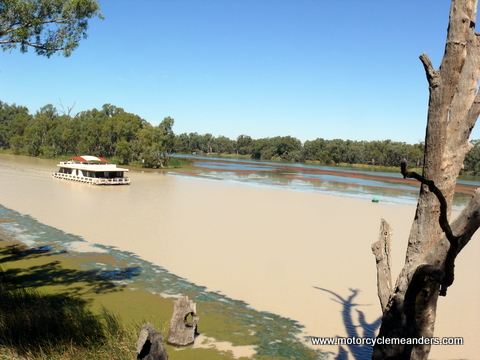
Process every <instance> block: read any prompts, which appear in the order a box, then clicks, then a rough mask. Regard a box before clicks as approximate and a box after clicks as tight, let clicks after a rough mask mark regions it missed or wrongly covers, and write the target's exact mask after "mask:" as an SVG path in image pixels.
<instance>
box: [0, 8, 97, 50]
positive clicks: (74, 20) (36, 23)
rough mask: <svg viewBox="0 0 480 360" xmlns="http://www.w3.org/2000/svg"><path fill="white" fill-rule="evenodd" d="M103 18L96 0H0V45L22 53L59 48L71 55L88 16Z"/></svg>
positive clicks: (83, 37) (86, 24)
mask: <svg viewBox="0 0 480 360" xmlns="http://www.w3.org/2000/svg"><path fill="white" fill-rule="evenodd" d="M92 17H99V18H101V19H103V16H102V15H101V14H100V7H99V5H98V2H97V1H95V0H1V1H0V46H1V47H2V49H3V50H4V51H6V50H10V49H15V48H17V47H18V46H19V47H20V51H21V52H22V53H25V52H27V51H28V48H30V47H31V48H34V49H35V52H36V53H37V54H38V55H43V56H47V57H50V56H51V55H52V54H54V53H56V52H58V51H61V52H62V54H63V55H64V56H66V57H67V56H70V55H71V53H72V51H73V50H75V49H76V48H77V47H78V44H79V42H80V40H81V39H85V38H86V37H87V32H86V31H87V29H88V20H89V19H91V18H92Z"/></svg>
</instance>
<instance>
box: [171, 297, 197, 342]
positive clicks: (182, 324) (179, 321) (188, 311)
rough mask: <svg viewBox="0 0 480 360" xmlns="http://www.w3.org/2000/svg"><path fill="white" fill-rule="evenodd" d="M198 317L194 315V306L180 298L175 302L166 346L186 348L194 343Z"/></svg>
mask: <svg viewBox="0 0 480 360" xmlns="http://www.w3.org/2000/svg"><path fill="white" fill-rule="evenodd" d="M198 320H199V317H198V315H197V314H196V304H195V303H194V302H193V300H188V296H182V297H181V298H179V299H178V300H177V301H175V306H174V310H173V315H172V318H171V320H170V332H169V334H168V341H167V342H168V344H170V345H174V346H188V345H192V344H193V342H194V341H195V332H196V329H197V324H198Z"/></svg>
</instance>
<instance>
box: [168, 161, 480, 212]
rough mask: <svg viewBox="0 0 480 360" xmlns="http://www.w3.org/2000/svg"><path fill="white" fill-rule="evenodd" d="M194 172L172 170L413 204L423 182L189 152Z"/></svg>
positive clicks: (393, 174)
mask: <svg viewBox="0 0 480 360" xmlns="http://www.w3.org/2000/svg"><path fill="white" fill-rule="evenodd" d="M187 157H189V158H190V160H192V161H193V164H194V167H195V172H194V173H188V174H187V173H181V172H176V171H172V172H170V174H174V175H179V174H181V175H186V176H198V177H203V178H208V179H212V180H222V181H233V182H242V183H246V184H250V185H258V186H266V187H275V188H279V187H280V188H285V189H289V190H294V191H303V192H322V193H325V194H330V195H335V196H344V197H350V198H359V199H364V200H371V199H372V198H373V197H377V198H378V199H379V200H380V201H382V202H384V203H392V204H409V205H414V204H415V203H416V201H417V198H418V191H419V188H420V184H419V183H418V182H416V181H413V180H412V181H405V180H404V179H403V177H402V175H401V174H400V173H399V172H398V171H394V170H392V171H388V170H384V169H377V168H372V167H351V166H350V167H348V166H347V167H341V166H321V165H311V164H291V163H275V162H269V161H260V160H244V159H230V158H213V157H204V156H190V155H188V156H187ZM458 182H459V183H460V184H465V185H469V186H471V187H472V189H471V192H472V193H473V190H474V187H477V186H480V181H479V179H478V178H475V177H468V178H465V177H463V178H460V179H459V181H458ZM470 198H471V194H464V193H457V194H456V195H455V197H454V200H453V207H454V209H456V210H459V209H461V208H463V207H464V206H465V205H466V204H467V202H468V201H469V199H470Z"/></svg>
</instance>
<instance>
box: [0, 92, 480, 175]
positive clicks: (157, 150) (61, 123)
mask: <svg viewBox="0 0 480 360" xmlns="http://www.w3.org/2000/svg"><path fill="white" fill-rule="evenodd" d="M70 110H71V109H70ZM69 113H70V111H63V112H59V111H58V110H57V109H56V108H55V107H54V106H53V105H46V106H44V107H42V108H41V109H40V110H38V111H37V112H36V113H35V114H33V115H31V114H30V113H29V111H28V109H27V108H26V107H24V106H17V105H15V104H14V105H9V104H6V103H4V102H2V101H0V148H3V149H10V150H11V151H12V152H13V153H15V154H24V155H30V156H39V157H46V158H56V157H59V156H66V155H72V154H76V155H78V154H93V155H96V156H102V157H114V158H116V159H118V161H119V162H120V163H121V164H129V163H142V164H143V165H144V166H147V167H166V166H168V162H169V156H170V154H172V153H179V154H192V153H197V154H202V153H203V154H212V153H216V154H236V155H246V156H250V157H251V158H252V159H260V160H273V161H289V162H306V161H319V162H321V163H325V164H338V163H346V164H369V165H380V166H398V164H399V163H400V161H401V160H402V159H406V160H407V161H408V162H409V164H412V165H413V164H415V165H416V166H417V167H420V166H422V165H423V153H424V145H423V143H417V144H413V145H412V144H407V143H404V142H396V141H391V140H381V141H352V140H341V139H333V140H325V139H322V138H317V139H315V140H308V141H305V142H304V143H303V144H302V142H301V141H300V140H299V139H297V138H295V137H292V136H276V137H271V138H261V139H252V138H251V137H250V136H248V135H240V136H238V137H237V138H236V139H233V140H232V139H230V138H228V137H226V136H217V137H215V136H213V135H212V134H203V135H200V134H198V133H189V134H187V133H182V134H179V135H175V133H174V132H173V125H174V119H172V118H171V117H166V118H165V119H164V120H163V121H162V122H161V123H160V124H159V125H158V126H153V125H151V124H150V123H149V122H147V121H146V120H144V119H142V118H141V117H139V116H138V115H135V114H132V113H128V112H126V111H125V110H124V109H122V108H119V107H116V106H114V105H110V104H105V105H103V107H102V108H101V109H100V110H98V109H93V110H87V111H82V112H80V113H78V114H77V115H75V116H70V115H69ZM472 143H473V144H474V148H473V150H472V151H471V152H470V153H469V154H468V155H467V157H466V159H465V163H464V173H466V174H471V175H480V140H474V141H472Z"/></svg>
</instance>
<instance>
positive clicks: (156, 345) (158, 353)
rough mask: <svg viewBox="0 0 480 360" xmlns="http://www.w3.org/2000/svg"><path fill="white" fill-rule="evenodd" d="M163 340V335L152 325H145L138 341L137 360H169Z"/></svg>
mask: <svg viewBox="0 0 480 360" xmlns="http://www.w3.org/2000/svg"><path fill="white" fill-rule="evenodd" d="M163 340H164V339H163V334H162V333H161V332H159V331H157V330H155V328H154V327H153V325H152V324H150V323H146V324H144V325H143V326H142V330H140V336H139V337H138V341H137V360H168V355H167V351H166V350H165V346H163Z"/></svg>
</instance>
